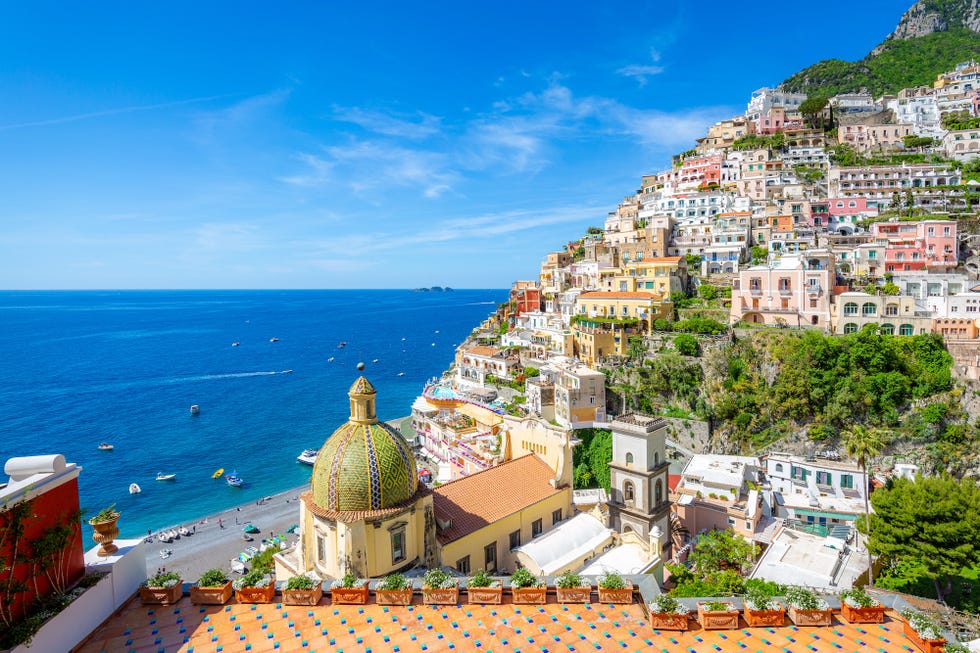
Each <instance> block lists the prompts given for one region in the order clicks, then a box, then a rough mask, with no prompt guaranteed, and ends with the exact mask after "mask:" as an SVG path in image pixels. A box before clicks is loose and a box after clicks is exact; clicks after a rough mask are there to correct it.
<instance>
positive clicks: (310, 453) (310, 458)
mask: <svg viewBox="0 0 980 653" xmlns="http://www.w3.org/2000/svg"><path fill="white" fill-rule="evenodd" d="M318 453H320V450H319V449H304V450H303V453H301V454H300V455H298V456H297V457H296V461H297V462H301V463H303V464H304V465H313V464H315V463H316V455H317V454H318Z"/></svg>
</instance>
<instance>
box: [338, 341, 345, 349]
mask: <svg viewBox="0 0 980 653" xmlns="http://www.w3.org/2000/svg"><path fill="white" fill-rule="evenodd" d="M346 346H347V341H346V340H341V341H340V344H339V345H337V349H343V348H344V347H346Z"/></svg>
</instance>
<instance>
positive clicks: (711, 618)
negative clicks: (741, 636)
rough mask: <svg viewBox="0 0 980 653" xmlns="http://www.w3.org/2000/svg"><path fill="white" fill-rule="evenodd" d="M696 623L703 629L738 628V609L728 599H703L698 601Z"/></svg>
mask: <svg viewBox="0 0 980 653" xmlns="http://www.w3.org/2000/svg"><path fill="white" fill-rule="evenodd" d="M698 623H700V624H701V627H702V628H704V629H705V630H736V629H738V610H736V609H735V604H734V603H731V602H729V601H703V602H699V603H698Z"/></svg>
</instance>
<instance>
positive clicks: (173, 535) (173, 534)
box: [167, 530, 180, 540]
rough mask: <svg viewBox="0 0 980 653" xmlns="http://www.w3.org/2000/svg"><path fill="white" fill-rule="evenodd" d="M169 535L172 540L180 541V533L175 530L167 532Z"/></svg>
mask: <svg viewBox="0 0 980 653" xmlns="http://www.w3.org/2000/svg"><path fill="white" fill-rule="evenodd" d="M167 535H168V536H169V537H170V539H171V540H179V539H180V533H178V532H177V531H175V530H169V531H167Z"/></svg>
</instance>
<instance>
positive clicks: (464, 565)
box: [456, 556, 470, 574]
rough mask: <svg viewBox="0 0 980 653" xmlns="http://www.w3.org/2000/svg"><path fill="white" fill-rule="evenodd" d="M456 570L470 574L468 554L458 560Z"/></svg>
mask: <svg viewBox="0 0 980 653" xmlns="http://www.w3.org/2000/svg"><path fill="white" fill-rule="evenodd" d="M456 571H458V572H459V573H461V574H468V573H470V557H469V556H466V557H465V558H460V559H459V560H457V561H456Z"/></svg>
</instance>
